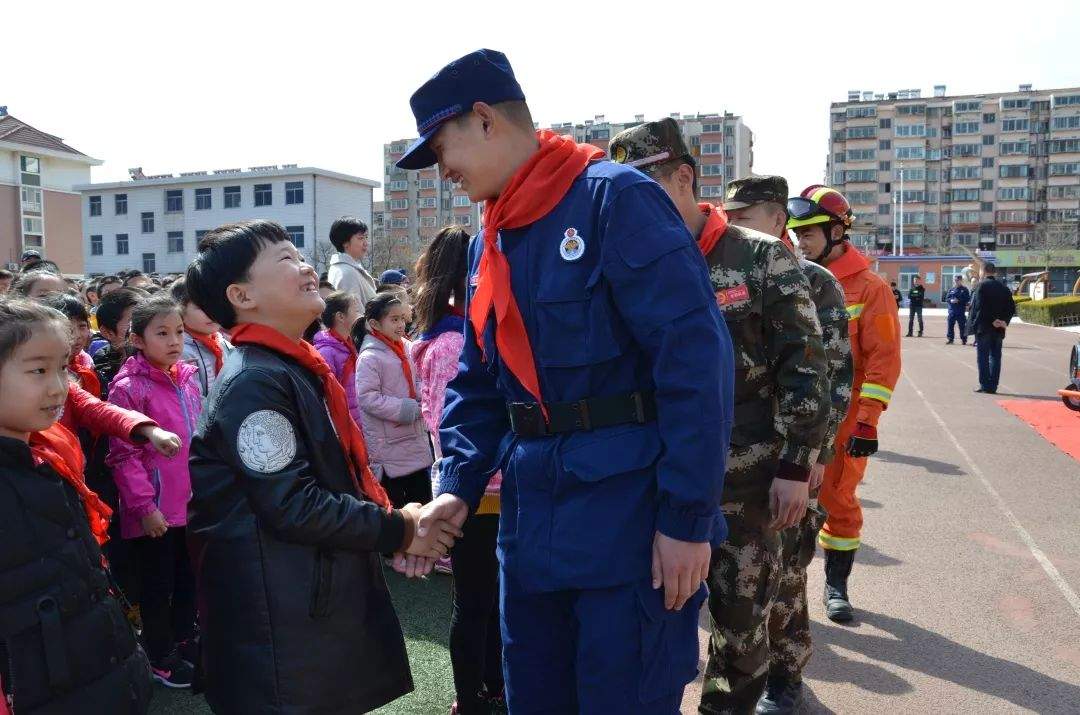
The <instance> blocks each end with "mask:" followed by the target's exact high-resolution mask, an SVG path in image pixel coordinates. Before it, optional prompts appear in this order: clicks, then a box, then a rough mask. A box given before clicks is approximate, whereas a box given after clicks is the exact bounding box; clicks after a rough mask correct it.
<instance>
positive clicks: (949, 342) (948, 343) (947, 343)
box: [945, 340, 953, 345]
mask: <svg viewBox="0 0 1080 715" xmlns="http://www.w3.org/2000/svg"><path fill="white" fill-rule="evenodd" d="M952 343H953V341H952V340H946V341H945V344H946V345H952Z"/></svg>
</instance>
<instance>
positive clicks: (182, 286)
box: [169, 278, 191, 306]
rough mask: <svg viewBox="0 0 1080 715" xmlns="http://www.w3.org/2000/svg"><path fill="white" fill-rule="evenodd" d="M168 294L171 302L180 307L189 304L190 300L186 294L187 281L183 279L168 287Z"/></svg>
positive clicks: (178, 279)
mask: <svg viewBox="0 0 1080 715" xmlns="http://www.w3.org/2000/svg"><path fill="white" fill-rule="evenodd" d="M169 293H170V294H171V295H172V297H173V300H175V301H176V302H177V303H179V304H180V305H181V306H185V305H187V304H188V303H190V302H191V298H190V297H189V296H188V292H187V281H186V280H185V279H184V278H177V279H176V280H175V281H173V282H172V284H171V285H170V286H169Z"/></svg>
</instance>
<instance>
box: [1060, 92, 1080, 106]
mask: <svg viewBox="0 0 1080 715" xmlns="http://www.w3.org/2000/svg"><path fill="white" fill-rule="evenodd" d="M1077 104H1080V94H1068V95H1065V96H1062V97H1059V96H1057V95H1055V96H1054V106H1055V107H1071V106H1073V105H1077Z"/></svg>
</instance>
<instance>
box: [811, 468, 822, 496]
mask: <svg viewBox="0 0 1080 715" xmlns="http://www.w3.org/2000/svg"><path fill="white" fill-rule="evenodd" d="M823 481H825V465H824V464H815V465H814V466H812V467H810V482H809V491H814V490H815V489H817V488H818V487H820V486H821V483H822V482H823Z"/></svg>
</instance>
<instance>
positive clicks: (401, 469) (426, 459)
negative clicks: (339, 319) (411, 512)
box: [354, 293, 433, 508]
mask: <svg viewBox="0 0 1080 715" xmlns="http://www.w3.org/2000/svg"><path fill="white" fill-rule="evenodd" d="M411 312H412V310H411V308H410V307H409V306H408V305H407V304H406V303H404V302H403V301H402V300H401V299H400V298H399V297H398V296H397V295H395V294H393V293H379V294H377V295H376V296H375V297H374V298H372V299H371V300H369V301H368V303H367V305H366V306H364V317H363V318H361V320H362V321H363V324H362V325H361V326H359V327H358V328H357V329H356V330H355V331H354V334H356V335H357V336H363V339H362V342H361V343H360V357H359V358H358V359H357V362H356V401H357V403H358V404H359V405H360V409H361V411H362V412H363V425H362V427H363V429H364V438H365V439H366V440H367V446H368V454H369V456H370V459H371V468H372V469H373V470H374V471H375V474H376V475H378V476H379V477H381V478H382V483H383V487H384V488H385V489H386V493H387V494H389V495H390V501H392V502H393V504H394V506H395V507H398V508H401V507H403V506H405V505H406V504H408V503H410V502H420V503H421V504H424V503H426V502H429V501H431V477H430V468H431V463H432V461H433V460H432V457H431V441H430V439H429V438H428V433H427V430H426V429H425V428H424V421H423V419H421V414H420V389H419V386H420V383H419V381H418V380H417V377H416V366H415V365H413V362H412V359H411V358H410V357H409V342H408V341H407V340H406V339H405V326H406V324H407V323H408V321H409V315H410V313H411Z"/></svg>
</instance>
